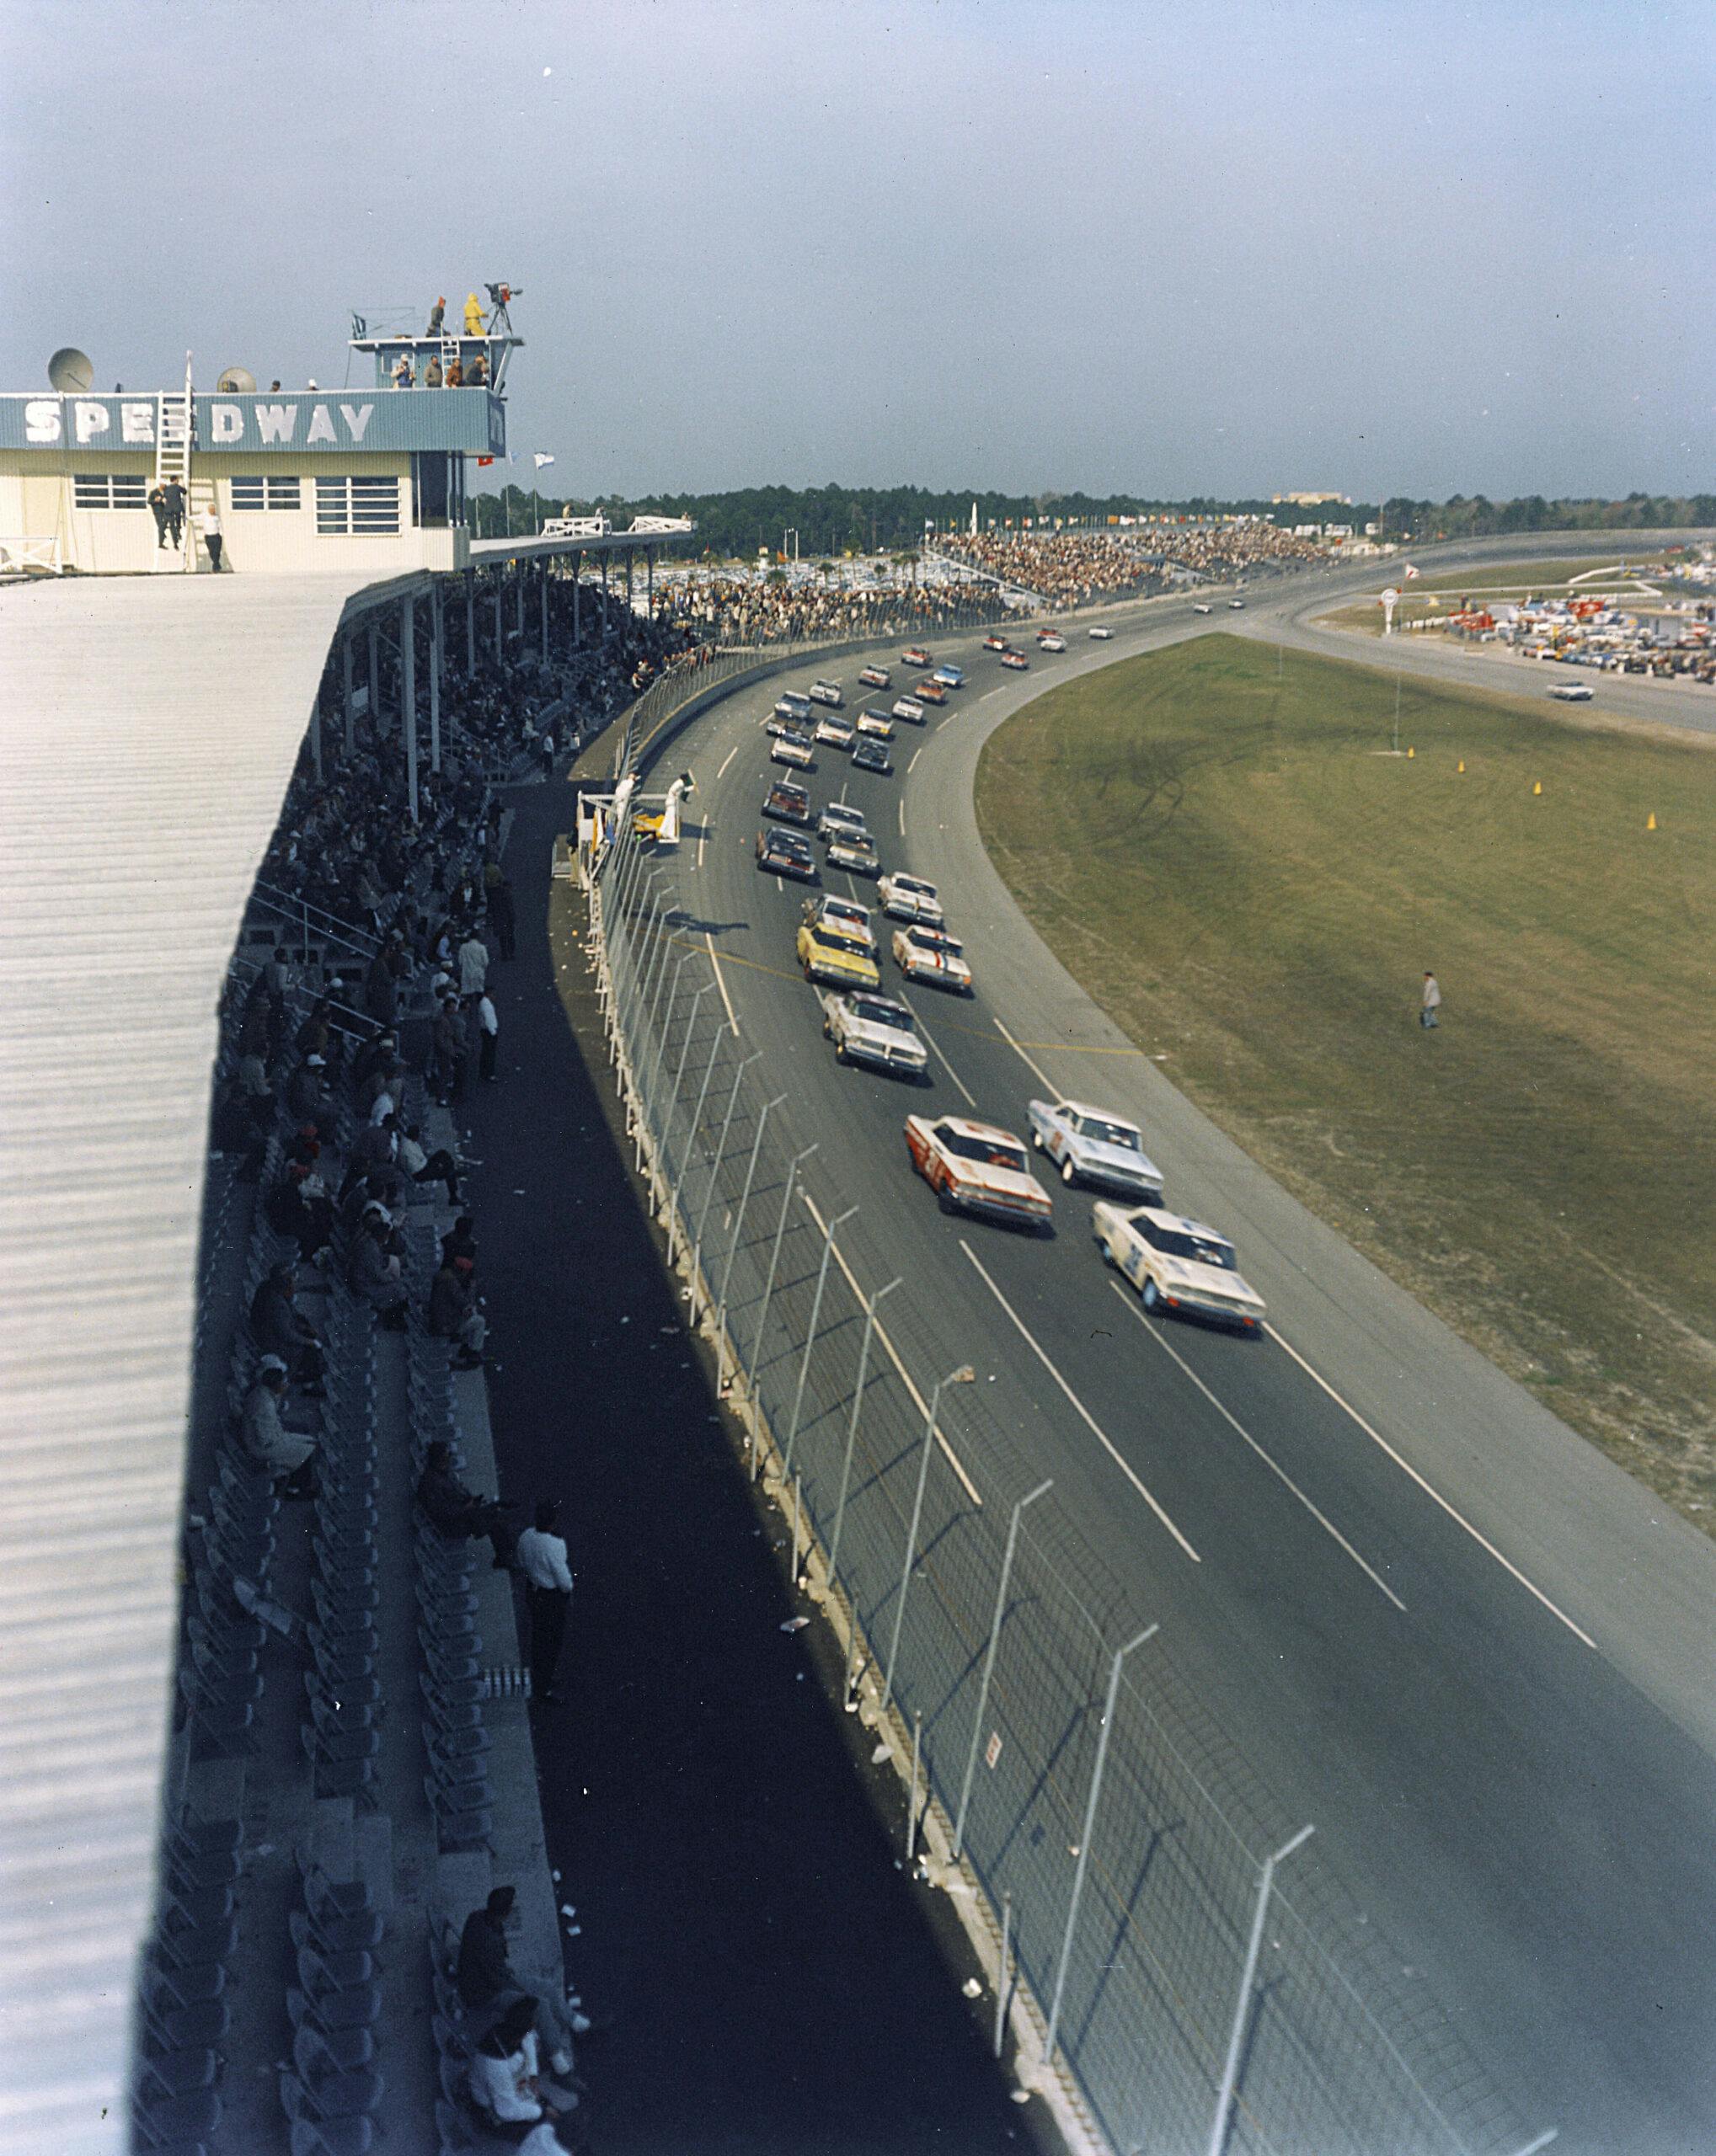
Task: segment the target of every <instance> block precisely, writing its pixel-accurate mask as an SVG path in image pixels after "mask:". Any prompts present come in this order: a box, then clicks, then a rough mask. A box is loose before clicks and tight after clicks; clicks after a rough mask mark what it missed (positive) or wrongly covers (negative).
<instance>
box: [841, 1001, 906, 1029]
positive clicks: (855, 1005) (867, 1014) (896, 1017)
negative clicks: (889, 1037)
mask: <svg viewBox="0 0 1716 2156" xmlns="http://www.w3.org/2000/svg"><path fill="white" fill-rule="evenodd" d="M852 1015H853V1017H854V1018H862V1019H863V1022H864V1023H865V1024H866V1025H869V1026H891V1027H893V1028H894V1030H895V1032H896V1033H910V1032H911V1012H910V1011H908V1010H907V1009H906V1006H905V1005H904V1004H903V1003H890V1001H888V999H887V997H886V996H885V995H854V996H853V998H852Z"/></svg>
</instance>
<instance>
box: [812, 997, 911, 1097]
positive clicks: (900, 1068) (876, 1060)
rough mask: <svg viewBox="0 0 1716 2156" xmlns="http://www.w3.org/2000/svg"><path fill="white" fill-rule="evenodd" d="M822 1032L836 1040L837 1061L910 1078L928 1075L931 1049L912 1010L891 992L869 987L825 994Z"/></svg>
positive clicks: (825, 1037) (835, 1056)
mask: <svg viewBox="0 0 1716 2156" xmlns="http://www.w3.org/2000/svg"><path fill="white" fill-rule="evenodd" d="M822 1034H823V1038H824V1039H825V1040H831V1041H832V1042H833V1043H834V1059H835V1061H836V1062H837V1063H867V1064H869V1065H871V1066H872V1068H874V1070H892V1071H895V1072H898V1073H900V1074H901V1075H903V1076H905V1077H907V1078H922V1077H924V1076H926V1075H927V1072H928V1069H929V1050H928V1049H927V1048H926V1047H925V1046H924V1044H923V1043H922V1041H921V1040H920V1039H919V1038H917V1027H916V1022H915V1021H914V1019H913V1017H912V1016H911V1011H908V1010H907V1009H906V1006H905V1005H904V1004H903V1003H896V1002H895V1000H894V998H893V997H892V996H891V995H871V994H870V993H869V990H865V989H854V990H853V991H852V992H851V993H850V994H849V995H825V996H824V997H823V999H822Z"/></svg>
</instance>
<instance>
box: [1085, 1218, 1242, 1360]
mask: <svg viewBox="0 0 1716 2156" xmlns="http://www.w3.org/2000/svg"><path fill="white" fill-rule="evenodd" d="M1091 1229H1092V1232H1093V1234H1094V1235H1095V1236H1096V1239H1097V1241H1098V1242H1099V1243H1100V1244H1101V1245H1102V1251H1103V1256H1104V1257H1105V1258H1106V1259H1107V1260H1108V1262H1109V1264H1110V1265H1113V1266H1115V1267H1117V1268H1118V1269H1119V1270H1120V1272H1121V1273H1123V1274H1124V1275H1125V1278H1127V1279H1128V1280H1130V1281H1131V1283H1132V1285H1133V1286H1134V1287H1135V1288H1136V1289H1137V1290H1138V1292H1139V1294H1141V1296H1142V1297H1143V1298H1144V1307H1145V1309H1146V1310H1150V1311H1152V1312H1153V1311H1156V1310H1182V1311H1184V1313H1185V1314H1186V1315H1188V1316H1195V1317H1207V1318H1214V1319H1215V1320H1216V1321H1217V1322H1218V1323H1220V1324H1222V1325H1232V1326H1238V1328H1239V1330H1240V1331H1242V1332H1255V1331H1257V1329H1258V1327H1259V1326H1260V1325H1261V1324H1262V1323H1263V1317H1264V1299H1263V1297H1262V1296H1261V1295H1259V1294H1258V1292H1257V1290H1256V1289H1254V1288H1253V1287H1251V1286H1249V1285H1248V1283H1247V1282H1246V1281H1245V1280H1244V1279H1243V1278H1242V1277H1241V1274H1240V1271H1239V1261H1238V1258H1237V1257H1235V1255H1234V1251H1233V1246H1232V1243H1230V1242H1229V1241H1227V1237H1226V1236H1225V1235H1217V1234H1216V1230H1214V1229H1213V1228H1206V1227H1205V1226H1204V1225H1202V1223H1201V1222H1200V1221H1197V1220H1184V1219H1181V1218H1180V1217H1179V1214H1177V1213H1163V1212H1162V1211H1160V1210H1159V1209H1157V1207H1155V1206H1153V1205H1137V1206H1131V1205H1110V1204H1109V1203H1107V1202H1106V1201H1105V1200H1104V1201H1101V1202H1099V1203H1097V1204H1095V1205H1093V1207H1092V1208H1091Z"/></svg>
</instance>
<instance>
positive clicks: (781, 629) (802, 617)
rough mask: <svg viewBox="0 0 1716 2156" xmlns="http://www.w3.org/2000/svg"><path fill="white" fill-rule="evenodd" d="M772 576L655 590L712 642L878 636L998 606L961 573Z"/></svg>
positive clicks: (975, 615)
mask: <svg viewBox="0 0 1716 2156" xmlns="http://www.w3.org/2000/svg"><path fill="white" fill-rule="evenodd" d="M779 574H780V575H781V579H782V580H781V581H779V582H771V581H770V580H769V579H767V578H762V577H756V576H726V575H714V576H710V577H706V578H699V579H697V580H695V581H692V580H687V581H684V582H682V583H677V584H672V585H670V586H668V587H667V588H666V591H665V592H664V591H662V590H658V591H657V593H656V605H657V611H658V613H659V614H660V615H662V616H664V617H665V619H666V621H667V622H671V623H673V624H676V625H679V626H680V627H682V628H684V629H686V630H688V631H690V632H692V634H693V635H695V636H697V637H698V638H700V639H702V640H703V641H706V642H707V643H714V644H753V643H788V642H791V641H793V640H795V639H797V638H804V637H831V638H837V637H865V636H879V635H882V634H885V633H886V632H890V631H892V630H896V629H897V630H901V631H908V632H909V631H912V630H918V631H922V632H924V633H926V634H933V632H935V631H936V630H938V629H948V628H952V627H965V626H968V625H970V623H972V622H979V621H988V620H992V619H993V618H994V617H995V616H996V615H997V613H998V612H999V611H1000V610H999V607H998V605H997V600H996V598H995V595H994V592H993V590H992V588H989V587H981V586H979V585H978V584H976V583H975V582H973V581H971V580H970V579H957V580H949V581H945V582H941V583H936V584H927V583H922V584H921V583H916V582H911V583H908V582H904V581H901V582H897V583H888V584H875V585H858V584H847V583H844V582H842V581H839V580H837V579H827V578H819V579H816V580H815V581H812V580H811V579H809V578H805V579H800V580H799V581H797V582H791V581H788V580H787V579H786V578H785V575H784V572H781V573H779Z"/></svg>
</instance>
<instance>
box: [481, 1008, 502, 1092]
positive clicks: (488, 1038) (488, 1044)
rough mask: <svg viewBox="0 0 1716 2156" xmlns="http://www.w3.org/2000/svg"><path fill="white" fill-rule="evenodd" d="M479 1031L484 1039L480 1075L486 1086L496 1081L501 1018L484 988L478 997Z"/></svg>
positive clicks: (482, 1039)
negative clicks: (495, 1061) (495, 1059)
mask: <svg viewBox="0 0 1716 2156" xmlns="http://www.w3.org/2000/svg"><path fill="white" fill-rule="evenodd" d="M477 1032H478V1037H479V1038H480V1039H481V1041H482V1043H483V1045H482V1050H481V1054H480V1055H479V1057H478V1065H477V1070H478V1076H479V1077H480V1078H481V1079H482V1081H483V1082H484V1085H485V1086H492V1085H493V1084H494V1058H495V1055H496V1054H497V1053H498V1052H499V1049H500V1017H499V1015H498V1014H497V1012H496V1011H495V1008H494V997H493V996H491V995H489V991H488V990H487V989H484V991H483V993H482V994H481V995H479V996H478V998H477Z"/></svg>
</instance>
